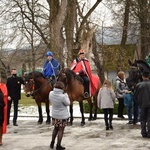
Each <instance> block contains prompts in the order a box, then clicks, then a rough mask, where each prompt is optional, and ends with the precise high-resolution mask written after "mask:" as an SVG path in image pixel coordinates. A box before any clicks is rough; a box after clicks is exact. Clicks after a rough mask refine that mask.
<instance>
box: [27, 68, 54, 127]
mask: <svg viewBox="0 0 150 150" xmlns="http://www.w3.org/2000/svg"><path fill="white" fill-rule="evenodd" d="M52 89H53V88H52V86H51V84H50V80H48V79H47V78H45V77H44V76H43V74H42V73H41V72H39V71H32V72H30V73H28V74H26V75H25V77H24V91H25V95H26V96H27V97H29V96H33V98H34V99H35V102H36V104H37V106H38V113H39V120H38V124H42V123H43V115H42V107H41V103H45V106H46V113H47V120H46V124H50V123H51V117H50V108H49V98H48V95H49V92H50V91H51V90H52Z"/></svg>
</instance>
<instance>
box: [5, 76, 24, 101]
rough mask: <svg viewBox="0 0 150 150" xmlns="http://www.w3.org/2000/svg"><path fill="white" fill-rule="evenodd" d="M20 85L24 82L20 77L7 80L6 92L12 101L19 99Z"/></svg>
mask: <svg viewBox="0 0 150 150" xmlns="http://www.w3.org/2000/svg"><path fill="white" fill-rule="evenodd" d="M21 84H24V81H23V79H22V78H21V77H18V76H16V77H13V76H11V77H9V78H8V79H7V84H6V86H7V90H8V96H10V97H11V98H12V100H20V99H21Z"/></svg>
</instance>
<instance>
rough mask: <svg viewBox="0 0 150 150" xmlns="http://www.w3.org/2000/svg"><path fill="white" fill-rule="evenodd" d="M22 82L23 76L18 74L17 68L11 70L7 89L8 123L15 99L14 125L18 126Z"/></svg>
mask: <svg viewBox="0 0 150 150" xmlns="http://www.w3.org/2000/svg"><path fill="white" fill-rule="evenodd" d="M21 84H24V81H23V78H22V77H18V76H17V70H16V69H12V70H11V77H9V78H8V79H7V83H6V86H7V90H8V112H7V113H8V114H7V125H9V119H10V110H11V105H12V101H13V105H14V116H13V125H14V126H18V124H17V117H18V103H19V100H20V99H21Z"/></svg>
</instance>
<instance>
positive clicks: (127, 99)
mask: <svg viewBox="0 0 150 150" xmlns="http://www.w3.org/2000/svg"><path fill="white" fill-rule="evenodd" d="M133 103H134V94H133V92H132V91H131V90H130V89H129V88H128V87H126V91H125V95H124V106H125V107H126V112H127V115H128V121H129V122H128V124H133V118H132V117H133Z"/></svg>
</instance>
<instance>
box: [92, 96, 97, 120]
mask: <svg viewBox="0 0 150 150" xmlns="http://www.w3.org/2000/svg"><path fill="white" fill-rule="evenodd" d="M93 101H94V118H93V120H96V119H97V109H98V107H97V95H94V96H93Z"/></svg>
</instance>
